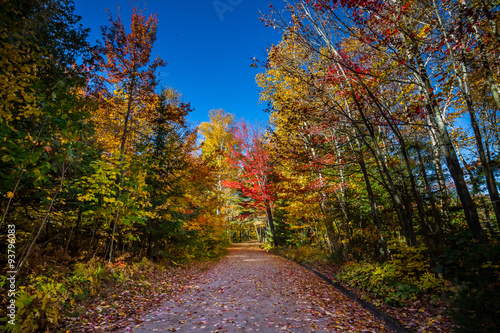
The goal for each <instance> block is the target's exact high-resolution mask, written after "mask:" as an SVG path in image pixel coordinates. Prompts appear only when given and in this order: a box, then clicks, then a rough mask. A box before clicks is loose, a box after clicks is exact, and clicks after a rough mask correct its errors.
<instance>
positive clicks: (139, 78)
mask: <svg viewBox="0 0 500 333" xmlns="http://www.w3.org/2000/svg"><path fill="white" fill-rule="evenodd" d="M109 20H110V25H109V26H105V27H103V28H102V36H103V44H101V45H100V47H99V52H100V53H99V58H98V59H99V64H100V66H101V68H102V69H103V75H101V76H100V81H101V82H102V87H101V90H100V91H99V95H100V97H101V101H102V103H103V106H102V107H101V108H102V109H104V110H106V111H107V112H110V111H111V112H116V113H117V114H119V115H121V119H120V118H119V117H115V119H116V120H117V121H118V123H119V124H120V125H119V127H118V128H119V129H120V133H119V137H118V139H119V140H118V142H117V147H116V146H115V147H113V148H114V150H113V151H112V153H114V154H118V161H119V168H120V174H121V176H120V184H121V185H122V184H123V182H124V181H125V171H126V170H125V168H124V166H123V164H122V162H124V160H125V158H126V157H127V155H128V154H129V153H130V149H131V148H132V143H131V142H130V137H131V135H132V134H137V133H141V132H143V131H144V127H143V126H141V125H144V124H146V126H147V124H148V123H149V122H150V121H151V113H152V110H153V106H154V104H155V100H156V98H157V97H156V94H155V91H154V90H155V88H156V86H157V80H156V71H157V69H158V68H159V67H162V66H165V65H166V62H165V61H163V60H162V59H161V58H160V57H157V58H156V59H155V60H154V61H152V62H151V61H150V57H151V52H152V49H153V44H154V42H155V41H156V33H157V25H158V19H157V17H156V15H150V16H149V17H148V18H146V16H145V15H144V14H143V12H142V11H140V10H139V9H137V8H135V7H134V8H132V17H131V25H130V28H131V32H129V33H127V32H126V31H125V26H124V24H123V22H122V20H121V17H120V16H118V18H117V19H116V20H113V17H112V16H111V14H110V15H109ZM111 89H113V91H111ZM115 91H116V94H115ZM110 102H114V103H113V104H115V105H110ZM104 114H105V113H104ZM104 114H103V115H104ZM103 115H99V117H98V120H100V121H101V122H104V121H107V119H106V118H104V117H102V116H103ZM134 123H135V124H137V126H134ZM102 127H103V126H101V128H102ZM116 148H118V149H116ZM121 185H120V190H119V193H118V198H120V197H121V195H122V186H121ZM121 208H122V207H121V202H120V200H118V201H117V204H116V213H115V218H114V221H113V223H112V231H111V235H110V242H109V246H108V253H109V261H110V262H111V260H112V258H113V243H114V237H115V236H114V235H115V232H116V228H117V226H118V222H119V219H120V209H121Z"/></svg>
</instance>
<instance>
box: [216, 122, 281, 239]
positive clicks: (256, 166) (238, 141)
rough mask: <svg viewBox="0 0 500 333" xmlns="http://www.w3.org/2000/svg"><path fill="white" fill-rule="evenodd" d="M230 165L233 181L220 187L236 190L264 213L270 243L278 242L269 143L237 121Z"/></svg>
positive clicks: (255, 131)
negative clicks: (275, 227)
mask: <svg viewBox="0 0 500 333" xmlns="http://www.w3.org/2000/svg"><path fill="white" fill-rule="evenodd" d="M228 160H229V163H230V164H231V165H232V166H233V167H234V168H237V169H238V171H239V174H238V176H237V178H236V180H225V181H224V182H223V185H224V186H226V187H229V188H234V189H237V190H238V191H240V192H241V194H242V196H243V197H245V198H251V199H252V200H253V202H252V204H253V205H254V206H255V207H258V208H259V209H261V210H262V211H265V214H266V218H267V225H268V227H269V229H270V231H271V236H272V238H273V242H274V244H275V245H276V244H277V239H276V234H275V230H274V220H273V205H274V202H275V201H276V192H275V187H276V182H275V181H274V180H273V179H272V178H273V176H274V168H273V165H272V163H271V160H270V155H269V150H268V143H267V142H266V139H265V137H264V136H263V134H262V133H261V132H259V130H258V129H257V128H251V127H249V126H248V124H246V123H245V122H244V121H240V122H238V123H237V124H236V126H235V128H234V145H233V146H232V147H231V152H230V157H229V159H228Z"/></svg>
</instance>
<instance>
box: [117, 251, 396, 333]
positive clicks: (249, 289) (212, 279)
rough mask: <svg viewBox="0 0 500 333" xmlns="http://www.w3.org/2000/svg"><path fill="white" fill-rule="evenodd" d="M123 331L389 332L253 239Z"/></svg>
mask: <svg viewBox="0 0 500 333" xmlns="http://www.w3.org/2000/svg"><path fill="white" fill-rule="evenodd" d="M203 273H204V274H202V276H200V277H197V278H194V279H193V280H192V282H191V283H190V284H189V285H186V286H185V287H184V290H183V291H182V292H181V293H178V294H176V295H175V297H173V298H172V299H171V300H169V301H167V302H165V303H164V304H163V305H162V306H161V307H159V308H158V309H157V310H156V311H154V312H151V313H149V314H148V315H146V316H145V317H144V318H143V322H142V323H140V324H139V325H137V326H135V327H127V328H126V330H124V331H123V332H127V331H128V332H131V331H133V332H137V333H139V332H141V333H142V332H324V331H328V332H389V330H387V329H386V328H385V327H384V325H383V324H382V322H380V321H378V320H377V319H375V318H374V317H373V316H372V315H371V314H370V313H368V312H367V311H365V310H364V309H362V308H361V307H360V306H359V305H358V304H357V303H356V302H354V301H352V300H350V299H348V298H347V297H345V296H344V295H342V294H341V293H339V292H337V291H336V290H334V289H333V288H332V287H331V286H330V285H328V284H327V283H325V282H324V281H323V280H321V279H320V278H318V277H317V276H316V275H314V274H313V273H311V272H309V271H307V270H306V269H304V268H303V267H301V266H300V265H297V264H295V263H293V262H290V261H287V260H285V259H283V258H281V257H278V256H275V255H272V254H268V253H267V252H265V251H263V250H261V249H260V248H259V247H258V244H255V243H242V244H234V245H233V246H232V247H231V248H230V249H229V254H228V255H227V256H226V257H225V258H223V259H222V260H221V261H220V262H219V263H218V264H217V265H215V266H214V267H213V268H211V269H209V270H207V271H205V272H203Z"/></svg>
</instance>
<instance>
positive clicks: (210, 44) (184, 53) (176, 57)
mask: <svg viewBox="0 0 500 333" xmlns="http://www.w3.org/2000/svg"><path fill="white" fill-rule="evenodd" d="M275 2H276V1H273V5H275ZM118 5H119V6H120V7H121V16H122V20H123V22H124V23H125V24H127V25H129V22H130V12H131V10H130V1H129V0H99V1H97V0H75V6H76V9H75V13H76V14H77V15H80V16H82V21H81V23H82V24H83V25H84V26H85V27H88V28H90V29H91V33H90V38H89V41H90V42H91V43H94V42H95V41H96V40H97V39H100V38H101V36H100V31H101V29H100V27H101V26H102V25H107V24H108V22H109V21H108V14H107V12H106V8H109V10H110V11H111V13H112V14H113V16H114V17H116V14H117V10H118ZM145 5H146V8H147V11H146V13H148V14H149V13H157V14H158V21H159V23H158V36H157V37H158V38H157V40H156V42H155V48H154V52H153V56H154V57H156V56H157V55H160V56H161V57H162V58H163V59H164V60H166V61H168V65H167V67H165V68H163V69H161V72H160V74H161V79H162V85H163V86H172V87H173V88H175V89H177V90H178V91H179V92H180V93H182V95H183V97H184V100H185V101H186V102H190V103H191V106H192V107H194V108H195V111H194V112H192V113H191V114H190V115H189V116H188V120H189V122H190V123H191V124H193V125H198V124H199V123H200V122H203V121H208V112H209V110H212V109H224V110H225V111H226V112H230V113H232V114H234V115H235V116H236V118H237V119H239V118H245V119H246V120H248V121H250V122H255V121H259V122H262V121H267V118H268V115H267V114H266V113H264V111H263V110H264V109H265V107H266V105H265V104H263V103H259V92H258V87H257V84H256V83H255V75H256V74H257V73H258V72H259V71H261V69H256V68H251V67H250V64H251V63H252V61H251V58H252V57H257V58H258V59H259V60H265V50H266V48H267V47H268V46H269V45H270V44H273V43H274V44H276V43H278V42H279V40H280V34H279V32H278V31H277V30H274V29H272V28H270V27H264V24H263V23H262V22H260V20H259V10H260V11H262V12H264V13H267V12H268V0H178V1H174V0H163V1H162V0H150V1H147V2H145Z"/></svg>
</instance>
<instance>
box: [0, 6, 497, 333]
mask: <svg viewBox="0 0 500 333" xmlns="http://www.w3.org/2000/svg"><path fill="white" fill-rule="evenodd" d="M0 8H1V9H0V40H1V47H0V175H1V177H0V207H1V210H0V214H1V220H0V221H1V222H0V229H1V233H0V249H1V253H0V258H1V262H2V272H1V273H0V292H1V293H2V295H7V297H4V298H2V299H1V300H0V306H1V309H0V317H2V319H1V322H0V330H5V331H9V332H10V331H12V332H36V331H40V332H41V331H54V332H56V331H61V332H62V331H65V330H64V329H65V327H68V326H67V325H69V324H67V323H68V320H69V319H68V318H84V315H83V312H82V311H83V310H82V307H85V306H88V304H91V303H92V302H95V300H96V299H99V297H100V295H101V297H102V295H107V297H108V298H109V297H111V292H108V294H106V291H105V290H106V289H107V288H108V289H109V286H113V288H118V287H117V286H121V287H122V288H129V289H130V290H132V289H133V291H131V296H130V297H131V298H130V299H127V301H132V300H133V295H135V297H142V296H140V295H147V296H144V297H145V298H147V297H153V295H157V294H159V293H161V292H162V290H163V289H162V288H160V287H158V283H159V281H161V279H162V278H164V277H165V276H167V275H168V274H173V273H171V271H175V270H178V269H187V270H193V272H196V273H193V274H201V273H202V272H203V270H204V269H206V268H205V267H204V266H203V265H212V264H213V262H214V261H217V260H218V258H221V257H222V256H224V255H225V253H226V248H227V246H228V245H229V244H231V243H238V242H242V241H248V240H257V241H258V242H260V243H261V244H262V247H263V248H264V249H265V250H266V251H269V252H272V253H275V254H279V255H281V256H284V257H286V258H289V259H291V260H294V261H297V262H300V263H302V264H304V265H308V266H309V267H315V268H317V269H320V270H321V271H322V272H326V273H328V274H331V275H330V276H332V277H333V278H335V280H336V281H339V283H342V284H343V285H344V286H346V287H347V288H352V290H355V291H357V292H359V293H361V294H363V297H364V298H366V299H367V300H369V301H371V302H373V303H374V304H379V305H380V306H381V307H384V306H389V307H392V308H394V309H395V310H394V311H396V312H405V311H408V307H410V308H412V307H420V308H423V307H427V308H432V309H435V308H441V309H443V310H442V311H443V312H442V313H443V316H449V317H450V318H452V319H451V320H452V321H453V323H454V324H453V327H452V328H449V330H444V329H443V330H437V329H436V330H433V328H432V327H433V324H432V320H430V322H429V323H428V325H429V327H428V329H427V330H426V332H438V331H439V332H444V331H457V332H458V331H461V332H498V331H499V330H500V324H499V322H498V318H500V265H499V264H498V262H499V260H500V244H499V241H500V194H499V191H498V182H499V179H500V173H499V172H500V170H499V167H500V155H499V154H500V131H499V126H500V123H499V119H498V117H499V116H500V114H499V112H500V32H499V25H500V2H499V1H498V0H442V1H436V0H414V1H407V0H401V1H384V0H333V1H329V0H292V1H282V2H281V3H280V6H279V9H278V6H276V5H274V6H273V5H270V6H269V8H268V11H267V12H266V13H263V14H262V16H261V18H260V19H261V21H262V24H264V25H266V26H268V27H269V29H273V28H274V29H278V30H279V31H280V32H281V33H282V38H281V41H280V42H279V43H277V44H276V45H270V46H269V47H268V49H267V54H266V55H263V57H264V58H262V59H259V58H254V59H253V62H252V63H249V66H252V67H255V68H256V69H257V70H256V73H257V71H258V70H260V73H259V74H257V75H256V78H255V79H256V84H257V85H258V87H259V89H260V98H261V100H262V102H263V107H264V108H266V112H267V113H268V115H269V122H268V123H267V124H263V125H258V124H252V123H249V122H247V121H245V120H243V119H236V118H235V116H234V115H233V114H231V113H230V112H228V111H226V110H222V109H215V110H211V111H210V113H209V121H208V122H204V123H201V124H200V125H199V126H193V125H191V124H189V123H188V122H187V120H186V117H187V116H188V114H189V113H190V112H191V111H192V110H193V108H194V107H196V106H191V105H190V103H187V102H185V99H184V97H183V95H182V92H179V91H177V90H176V89H175V88H173V87H169V86H167V87H164V86H162V84H163V83H162V84H160V82H159V79H158V71H159V70H160V69H161V68H163V67H165V66H166V64H167V60H168V59H162V58H161V57H156V58H154V57H153V54H154V52H153V47H154V45H155V41H156V38H157V31H158V29H159V25H158V16H157V15H156V14H147V13H146V12H145V11H143V10H141V9H139V7H133V11H132V15H131V17H127V18H125V17H124V18H122V17H121V16H119V15H116V14H115V15H113V14H112V11H110V14H109V24H108V25H107V26H105V27H103V28H102V35H101V41H100V42H99V43H97V44H95V45H93V44H92V43H91V42H89V40H88V35H89V30H88V29H87V28H86V27H83V26H82V25H81V24H80V20H81V18H80V17H78V16H77V15H76V14H75V13H74V11H75V8H74V3H73V2H72V0H3V1H1V2H0ZM167 83H168V82H167ZM197 265H198V266H197ZM199 265H202V266H203V267H201V268H200V267H199ZM326 273H325V274H326ZM165 274H167V275H165ZM179 283H180V282H179ZM138 285H140V287H138ZM165 288H167V287H165ZM139 290H140V291H139ZM112 296H113V297H115V295H112ZM415 304H417V305H415ZM14 305H15V310H13V312H12V311H10V310H11V309H14ZM384 309H385V308H384ZM117 311H118V310H117ZM418 311H419V310H418ZM418 311H417V312H418ZM426 311H427V310H426ZM422 312H423V311H422ZM9 314H11V316H10V317H9ZM125 315H126V314H124V316H125ZM14 318H15V323H14ZM82 320H83V319H82ZM424 321H425V320H424ZM75 331H78V330H75ZM414 331H417V329H415V330H414Z"/></svg>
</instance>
